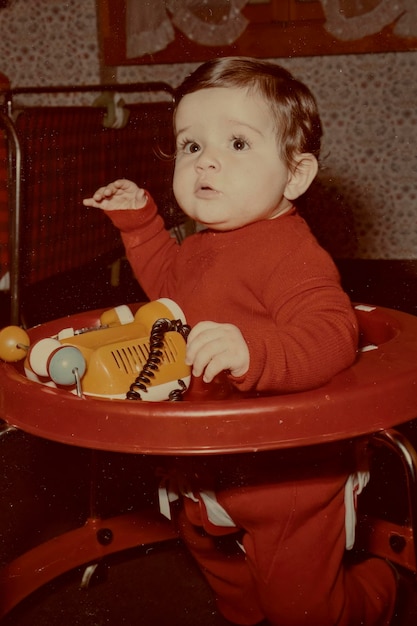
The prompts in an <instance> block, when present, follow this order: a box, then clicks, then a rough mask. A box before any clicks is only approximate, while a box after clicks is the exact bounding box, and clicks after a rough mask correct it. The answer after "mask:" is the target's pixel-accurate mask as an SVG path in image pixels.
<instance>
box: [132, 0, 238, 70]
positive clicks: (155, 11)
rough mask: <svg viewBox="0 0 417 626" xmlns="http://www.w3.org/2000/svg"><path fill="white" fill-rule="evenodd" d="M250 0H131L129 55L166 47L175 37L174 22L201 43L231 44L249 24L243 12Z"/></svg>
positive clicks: (149, 52)
mask: <svg viewBox="0 0 417 626" xmlns="http://www.w3.org/2000/svg"><path fill="white" fill-rule="evenodd" d="M247 1H248V0H127V4H126V53H127V56H128V58H134V57H137V56H142V55H143V54H152V53H153V52H157V51H158V50H163V49H164V48H166V47H167V45H168V44H169V43H170V42H171V41H173V40H174V37H175V33H174V29H173V27H172V24H174V25H175V26H176V27H177V28H178V29H179V30H180V31H182V32H183V33H184V34H185V35H186V36H187V37H188V39H191V40H192V41H196V42H197V43H199V44H202V45H205V46H221V45H228V44H231V43H233V42H234V41H235V40H236V39H237V38H238V37H240V35H241V34H242V33H243V31H244V30H245V28H246V26H247V24H248V20H247V19H246V18H245V17H244V16H243V15H242V13H241V12H240V10H241V9H242V8H243V7H244V6H245V4H246V3H247Z"/></svg>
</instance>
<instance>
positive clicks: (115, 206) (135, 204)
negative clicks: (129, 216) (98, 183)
mask: <svg viewBox="0 0 417 626" xmlns="http://www.w3.org/2000/svg"><path fill="white" fill-rule="evenodd" d="M146 200H147V197H146V192H145V190H144V189H141V188H140V187H138V186H137V185H136V183H133V182H132V181H131V180H127V179H125V178H122V179H119V180H115V181H114V182H113V183H109V184H108V185H106V186H105V187H100V188H99V189H97V191H96V192H95V194H94V195H93V196H92V197H91V198H85V199H84V200H83V204H84V206H88V207H95V208H97V209H103V210H105V211H120V210H122V209H141V208H143V207H144V206H145V204H146Z"/></svg>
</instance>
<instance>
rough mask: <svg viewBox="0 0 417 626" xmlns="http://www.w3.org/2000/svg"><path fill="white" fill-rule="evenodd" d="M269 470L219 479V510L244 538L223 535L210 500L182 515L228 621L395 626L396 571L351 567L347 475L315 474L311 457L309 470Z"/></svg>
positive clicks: (269, 464)
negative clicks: (207, 506)
mask: <svg viewBox="0 0 417 626" xmlns="http://www.w3.org/2000/svg"><path fill="white" fill-rule="evenodd" d="M258 456H259V455H258ZM252 459H253V460H252V463H256V461H257V459H256V455H255V457H252ZM264 461H266V462H261V466H262V468H261V470H260V471H255V472H253V471H252V469H251V470H250V471H249V473H247V472H245V470H244V471H241V470H239V468H238V469H234V470H232V474H234V476H232V478H231V479H229V480H226V481H225V479H224V476H225V473H224V468H223V470H221V471H220V474H219V473H217V485H216V495H217V499H218V502H219V503H220V504H221V505H222V506H223V508H224V509H225V510H226V511H227V513H228V514H229V515H230V517H231V518H232V519H233V520H234V522H235V523H236V525H237V526H238V528H239V529H240V534H239V535H237V534H236V533H235V534H228V535H227V536H225V537H221V536H219V535H220V534H221V532H222V531H221V529H219V528H218V527H212V526H211V525H210V523H208V522H207V517H206V513H205V511H204V509H203V507H204V505H203V504H202V502H201V501H200V502H197V503H196V502H194V501H193V500H190V499H189V498H183V501H182V507H181V508H180V510H179V513H178V517H177V521H178V525H179V530H180V533H181V535H182V537H183V540H184V542H185V543H186V544H187V546H188V548H189V549H190V551H191V553H192V554H193V555H194V557H195V559H196V560H197V562H198V563H199V566H200V568H201V569H202V571H203V573H204V575H205V577H206V579H207V581H208V583H209V584H210V586H211V587H212V589H213V590H214V592H215V594H216V597H217V602H218V607H219V610H220V611H221V612H222V614H223V615H224V616H225V617H226V618H227V619H228V620H230V621H231V622H234V623H236V624H242V625H244V624H246V625H251V624H256V623H257V622H259V621H261V620H262V619H265V618H266V619H267V620H268V621H269V622H270V623H271V624H273V625H275V626H301V625H303V626H336V625H337V626H359V625H364V626H386V625H388V624H389V622H390V618H391V616H392V613H393V610H394V604H395V595H396V582H395V578H394V574H393V572H392V570H391V567H390V566H389V565H388V564H387V563H386V562H385V561H383V560H381V559H378V558H372V559H369V560H367V561H364V562H362V563H360V564H357V565H352V566H351V567H347V566H346V565H345V563H344V555H345V525H344V524H345V519H344V513H345V510H344V487H345V483H346V480H347V477H348V473H346V467H345V466H344V467H343V469H342V467H341V466H340V465H341V464H339V462H338V461H337V463H333V462H330V463H324V464H322V463H321V461H319V462H318V463H312V464H311V465H310V461H311V459H309V457H308V454H307V461H306V462H304V463H303V464H302V465H303V467H302V468H301V469H300V468H299V467H298V465H297V463H295V465H294V464H293V463H292V464H291V467H288V466H287V464H286V463H282V459H281V460H279V459H278V460H277V462H276V463H275V461H274V455H271V454H270V453H268V454H267V455H264ZM232 462H233V461H232ZM235 464H236V462H235ZM342 465H343V464H342ZM335 467H338V469H339V471H338V472H335ZM195 475H196V472H194V476H195ZM278 475H280V476H281V479H279V480H277V477H278ZM219 476H220V478H219ZM203 483H204V481H203ZM225 483H226V484H225ZM226 532H228V531H226ZM229 532H230V529H229ZM216 535H217V536H216ZM236 539H239V541H241V543H242V544H243V547H244V551H242V550H241V549H240V548H239V547H238V544H237V541H236Z"/></svg>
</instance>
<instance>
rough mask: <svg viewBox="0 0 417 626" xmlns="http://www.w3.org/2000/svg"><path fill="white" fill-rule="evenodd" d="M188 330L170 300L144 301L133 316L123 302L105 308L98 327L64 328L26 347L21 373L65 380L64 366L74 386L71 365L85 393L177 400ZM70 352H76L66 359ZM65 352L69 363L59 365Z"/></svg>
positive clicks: (185, 381) (184, 380)
mask: <svg viewBox="0 0 417 626" xmlns="http://www.w3.org/2000/svg"><path fill="white" fill-rule="evenodd" d="M189 330H190V329H189V327H188V326H187V325H186V321H185V317H184V314H183V312H182V310H181V309H180V307H179V306H178V305H177V304H176V303H175V302H173V301H172V300H169V299H166V298H161V299H160V300H155V301H153V302H149V303H147V304H144V305H143V306H142V307H140V308H139V309H138V311H137V312H136V313H135V315H133V313H132V312H131V310H130V308H129V307H128V306H126V305H122V306H119V307H116V308H114V309H110V310H108V311H105V312H104V313H103V314H102V315H101V317H100V325H99V326H98V327H97V328H96V327H93V328H88V329H80V330H74V329H73V328H66V329H63V330H61V331H60V332H59V333H58V335H57V336H56V337H49V338H46V339H42V340H40V341H38V342H37V343H35V344H34V345H33V346H31V347H30V349H29V351H28V354H27V357H26V360H25V372H26V375H27V376H28V378H30V379H32V380H37V381H38V382H43V383H47V384H69V383H68V382H66V379H67V376H66V374H65V373H64V374H62V373H63V372H64V370H65V367H67V369H68V368H70V370H71V371H70V374H71V375H72V378H71V375H70V377H69V380H71V381H72V385H74V376H73V373H74V370H75V369H76V371H77V372H78V374H79V378H80V379H81V388H82V393H83V394H85V395H86V396H94V397H101V398H120V399H126V398H127V399H131V400H150V401H159V400H179V399H181V395H182V394H183V393H184V391H186V390H187V388H188V386H189V384H190V379H191V371H190V367H189V366H188V365H186V364H185V350H186V338H187V336H188V333H189ZM63 347H65V348H66V350H63ZM70 347H72V348H75V350H72V351H71V350H69V348H70ZM73 353H74V354H75V353H76V354H77V355H78V356H77V357H76V359H75V361H74V360H73V361H72V362H71V359H73V358H74V354H73ZM80 353H81V354H80ZM60 355H61V357H62V358H60ZM67 355H68V356H69V357H70V359H69V361H70V365H68V366H65V365H64V366H63V362H64V360H65V358H66V356H67ZM81 355H82V356H81ZM54 361H55V362H54ZM74 363H75V364H76V365H75V366H74V367H72V366H73V364H74ZM50 381H52V383H51V382H50Z"/></svg>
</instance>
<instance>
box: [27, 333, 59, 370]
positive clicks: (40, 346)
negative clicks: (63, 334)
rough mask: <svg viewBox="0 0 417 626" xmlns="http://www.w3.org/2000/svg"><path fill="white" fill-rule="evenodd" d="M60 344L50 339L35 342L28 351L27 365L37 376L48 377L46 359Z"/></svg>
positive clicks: (56, 340)
mask: <svg viewBox="0 0 417 626" xmlns="http://www.w3.org/2000/svg"><path fill="white" fill-rule="evenodd" d="M61 345H62V344H61V342H59V341H58V339H52V337H45V339H40V340H39V341H37V342H36V343H35V344H33V346H32V347H31V349H30V350H29V355H28V359H29V365H30V367H31V369H32V370H33V371H34V372H35V374H37V375H38V376H43V377H46V376H48V359H49V357H50V356H51V354H52V352H54V350H56V349H57V348H60V347H61Z"/></svg>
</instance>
